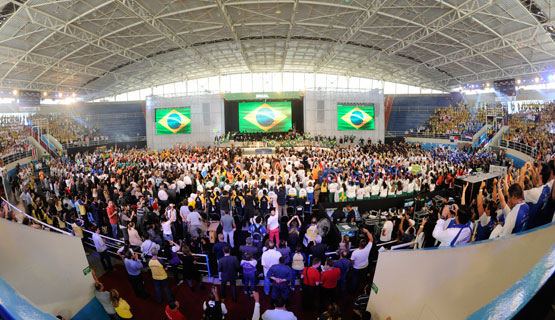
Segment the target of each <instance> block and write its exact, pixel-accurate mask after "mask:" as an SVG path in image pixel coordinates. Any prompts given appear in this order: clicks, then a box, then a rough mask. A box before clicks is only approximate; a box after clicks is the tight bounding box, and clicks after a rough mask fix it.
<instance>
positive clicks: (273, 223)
mask: <svg viewBox="0 0 555 320" xmlns="http://www.w3.org/2000/svg"><path fill="white" fill-rule="evenodd" d="M278 219H279V218H278V215H277V214H274V215H273V216H270V217H269V218H268V231H270V230H274V229H276V228H279V221H278Z"/></svg>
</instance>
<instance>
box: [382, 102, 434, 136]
mask: <svg viewBox="0 0 555 320" xmlns="http://www.w3.org/2000/svg"><path fill="white" fill-rule="evenodd" d="M435 109H436V107H408V106H395V105H393V108H392V109H391V113H390V115H389V122H388V123H387V131H402V132H405V131H407V130H409V129H416V128H418V127H419V126H421V125H423V124H424V123H425V122H426V121H427V120H428V119H430V116H431V115H432V114H433V113H434V110H435ZM415 111H418V112H415Z"/></svg>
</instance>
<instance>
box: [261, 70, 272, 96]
mask: <svg viewBox="0 0 555 320" xmlns="http://www.w3.org/2000/svg"><path fill="white" fill-rule="evenodd" d="M262 78H263V80H264V81H262V83H263V85H264V88H263V91H264V92H271V91H273V90H272V89H273V86H272V74H270V73H264V74H262Z"/></svg>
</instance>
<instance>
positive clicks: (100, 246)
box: [92, 227, 113, 271]
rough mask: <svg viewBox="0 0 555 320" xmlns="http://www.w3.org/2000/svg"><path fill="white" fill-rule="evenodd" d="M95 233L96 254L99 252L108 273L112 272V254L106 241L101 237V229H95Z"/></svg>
mask: <svg viewBox="0 0 555 320" xmlns="http://www.w3.org/2000/svg"><path fill="white" fill-rule="evenodd" d="M93 231H94V233H93V235H92V240H93V242H94V247H95V248H96V252H98V255H99V256H100V262H101V263H102V267H103V268H104V270H106V271H112V270H113V267H112V260H111V259H110V254H109V253H108V251H107V249H108V248H107V247H106V239H103V238H102V237H100V229H99V228H98V227H93Z"/></svg>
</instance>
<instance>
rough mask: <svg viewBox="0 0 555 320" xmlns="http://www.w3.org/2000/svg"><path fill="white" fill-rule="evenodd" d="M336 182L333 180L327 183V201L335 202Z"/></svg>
mask: <svg viewBox="0 0 555 320" xmlns="http://www.w3.org/2000/svg"><path fill="white" fill-rule="evenodd" d="M337 187H338V185H337V182H336V181H335V180H333V181H332V182H331V183H330V184H328V192H329V197H330V199H329V201H330V202H337V201H335V194H336V193H337Z"/></svg>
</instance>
